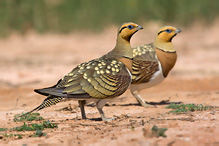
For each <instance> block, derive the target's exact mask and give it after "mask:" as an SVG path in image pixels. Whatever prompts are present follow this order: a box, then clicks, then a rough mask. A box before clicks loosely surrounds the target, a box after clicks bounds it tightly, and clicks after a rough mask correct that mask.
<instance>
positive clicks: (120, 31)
mask: <svg viewBox="0 0 219 146" xmlns="http://www.w3.org/2000/svg"><path fill="white" fill-rule="evenodd" d="M125 28H127V27H126V26H124V27H122V28H121V29H120V31H119V33H121V32H122V30H123V29H125Z"/></svg>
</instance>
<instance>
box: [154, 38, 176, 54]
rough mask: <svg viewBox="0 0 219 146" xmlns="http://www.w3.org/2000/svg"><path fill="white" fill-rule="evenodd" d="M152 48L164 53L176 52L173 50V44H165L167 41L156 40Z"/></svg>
mask: <svg viewBox="0 0 219 146" xmlns="http://www.w3.org/2000/svg"><path fill="white" fill-rule="evenodd" d="M153 45H154V47H156V48H158V49H160V50H162V51H164V52H172V53H173V52H176V50H175V49H174V47H173V43H172V42H171V41H170V42H167V41H164V40H162V39H160V38H158V37H157V38H156V39H155V41H154V43H153Z"/></svg>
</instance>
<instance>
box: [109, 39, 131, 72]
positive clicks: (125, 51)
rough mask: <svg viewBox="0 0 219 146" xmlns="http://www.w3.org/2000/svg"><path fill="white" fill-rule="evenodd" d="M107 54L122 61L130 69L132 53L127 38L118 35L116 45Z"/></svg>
mask: <svg viewBox="0 0 219 146" xmlns="http://www.w3.org/2000/svg"><path fill="white" fill-rule="evenodd" d="M109 54H110V55H111V56H112V57H115V58H116V59H117V60H119V61H121V62H122V63H124V64H125V65H126V67H127V68H128V69H129V70H130V71H131V68H132V67H131V66H132V58H133V55H132V49H131V45H130V42H129V40H126V39H123V38H121V37H120V36H118V38H117V42H116V46H115V48H114V49H113V50H112V51H111V52H110V53H109Z"/></svg>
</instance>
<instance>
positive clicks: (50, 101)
mask: <svg viewBox="0 0 219 146" xmlns="http://www.w3.org/2000/svg"><path fill="white" fill-rule="evenodd" d="M62 99H64V97H56V96H48V97H47V98H46V99H45V100H44V101H43V102H42V103H41V104H40V105H39V106H38V107H36V108H35V109H33V110H31V111H29V112H27V113H24V114H22V115H20V116H19V117H22V116H25V115H27V114H30V113H32V112H34V111H39V110H41V109H44V108H47V107H50V106H51V105H55V104H56V103H58V102H60V101H61V100H62Z"/></svg>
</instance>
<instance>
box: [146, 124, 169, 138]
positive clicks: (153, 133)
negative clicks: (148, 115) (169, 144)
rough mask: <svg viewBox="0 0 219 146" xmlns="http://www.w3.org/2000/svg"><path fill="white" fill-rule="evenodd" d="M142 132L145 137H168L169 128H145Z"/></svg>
mask: <svg viewBox="0 0 219 146" xmlns="http://www.w3.org/2000/svg"><path fill="white" fill-rule="evenodd" d="M142 130H143V135H144V136H145V137H167V136H166V134H165V132H166V131H167V128H158V127H157V126H156V125H154V126H153V127H152V128H151V129H150V130H149V129H145V128H143V129H142Z"/></svg>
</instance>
